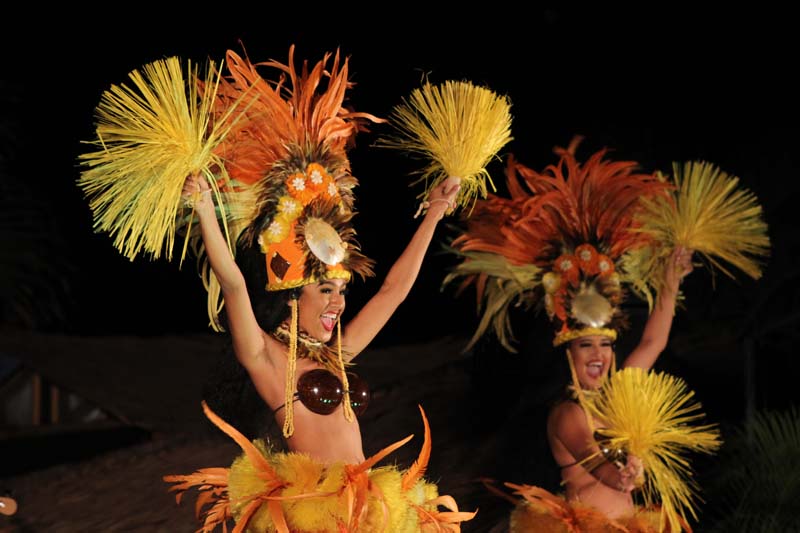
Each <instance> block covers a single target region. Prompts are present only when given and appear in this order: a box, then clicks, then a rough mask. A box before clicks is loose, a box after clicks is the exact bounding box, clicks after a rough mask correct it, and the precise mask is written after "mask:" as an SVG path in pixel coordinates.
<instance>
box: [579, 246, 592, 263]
mask: <svg viewBox="0 0 800 533" xmlns="http://www.w3.org/2000/svg"><path fill="white" fill-rule="evenodd" d="M579 256H580V258H581V260H582V261H590V260H591V259H592V251H591V250H587V249H583V250H581V251H580V252H579Z"/></svg>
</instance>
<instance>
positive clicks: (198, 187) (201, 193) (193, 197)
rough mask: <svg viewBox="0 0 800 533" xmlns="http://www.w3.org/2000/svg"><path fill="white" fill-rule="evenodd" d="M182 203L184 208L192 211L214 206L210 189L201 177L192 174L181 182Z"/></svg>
mask: <svg viewBox="0 0 800 533" xmlns="http://www.w3.org/2000/svg"><path fill="white" fill-rule="evenodd" d="M181 197H183V203H184V204H185V205H186V207H189V208H193V209H194V210H196V211H197V210H202V209H204V208H206V207H207V206H211V207H213V206H214V202H213V200H212V199H211V187H209V185H208V182H207V181H206V180H205V179H203V177H202V176H199V175H197V174H192V175H191V176H189V177H187V178H186V181H184V182H183V190H182V191H181Z"/></svg>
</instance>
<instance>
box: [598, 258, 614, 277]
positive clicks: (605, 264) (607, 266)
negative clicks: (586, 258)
mask: <svg viewBox="0 0 800 533" xmlns="http://www.w3.org/2000/svg"><path fill="white" fill-rule="evenodd" d="M597 268H599V269H600V273H601V274H604V273H606V272H608V271H609V270H611V263H610V262H609V261H607V260H605V259H601V260H600V261H598V263H597Z"/></svg>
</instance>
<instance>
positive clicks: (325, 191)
mask: <svg viewBox="0 0 800 533" xmlns="http://www.w3.org/2000/svg"><path fill="white" fill-rule="evenodd" d="M331 57H332V58H333V62H332V64H330V66H329V63H330V60H331ZM227 70H228V73H227V75H226V76H224V77H222V79H221V82H220V85H219V88H218V89H217V98H216V106H215V109H214V111H213V116H214V117H215V118H218V119H219V120H221V121H223V122H224V123H225V124H229V126H228V130H229V133H228V134H227V135H226V136H225V138H224V139H223V140H222V141H221V142H220V143H219V144H218V145H216V147H215V150H214V153H215V154H216V155H217V156H218V157H219V159H220V160H222V161H223V162H224V174H225V175H226V180H227V185H226V188H225V192H226V193H227V194H226V195H225V196H224V198H225V199H226V200H227V202H226V203H227V205H228V206H230V208H229V209H228V210H227V211H228V212H230V213H231V214H232V215H233V216H234V217H239V219H240V223H239V224H238V225H236V226H235V229H234V230H233V234H234V235H233V239H232V240H233V241H234V242H238V243H239V244H241V245H242V246H245V247H255V246H258V247H259V249H260V250H261V252H262V253H263V254H264V265H265V269H266V273H267V284H266V286H265V287H264V289H265V290H267V291H276V290H283V289H292V288H296V287H301V286H304V285H308V284H310V283H314V282H317V281H321V280H325V279H334V278H339V279H345V280H349V279H350V278H351V276H352V273H354V272H355V273H357V274H360V275H361V276H362V277H366V276H370V275H372V274H373V272H372V260H370V259H368V258H366V257H365V256H364V255H362V254H361V252H360V249H359V245H358V243H357V242H356V240H355V230H354V229H353V227H352V224H351V221H352V218H353V215H354V206H353V204H354V195H353V188H354V187H355V186H356V185H357V184H358V181H357V180H356V178H355V177H353V175H352V174H351V171H350V162H349V160H348V158H347V149H348V148H349V147H350V146H351V145H352V142H353V139H354V137H355V134H356V133H357V132H358V131H363V130H365V129H366V128H365V122H366V121H372V122H382V121H383V120H382V119H379V118H377V117H374V116H372V115H370V114H367V113H357V112H353V111H350V110H349V109H347V108H346V107H345V104H344V102H345V95H346V91H347V89H348V88H349V87H350V86H351V83H350V82H349V81H348V61H347V59H345V60H343V61H341V60H340V57H339V53H338V52H337V53H336V54H333V55H332V54H326V55H325V56H324V58H323V59H322V60H321V61H319V62H317V63H316V64H315V65H314V66H313V68H309V65H308V63H303V66H302V69H301V70H300V71H298V70H296V67H295V64H294V46H292V47H291V48H290V50H289V61H288V63H287V64H283V63H281V62H278V61H275V60H270V61H266V62H263V63H252V62H250V61H249V60H248V59H247V58H243V57H241V56H239V55H238V54H236V53H235V52H233V51H228V53H227ZM261 72H271V73H273V74H275V76H274V79H271V78H267V77H262V75H261ZM193 238H194V239H195V242H196V243H197V245H196V248H195V249H196V250H197V251H198V256H200V257H202V248H201V247H200V246H199V244H200V243H201V242H202V241H201V238H200V236H199V235H195V236H194V237H193ZM204 272H205V273H206V275H207V279H208V283H207V287H209V288H210V289H211V288H214V290H209V298H211V297H212V295H213V294H219V291H218V289H217V288H216V287H215V282H214V280H213V272H211V271H209V270H208V269H207V268H205V269H204ZM291 303H292V318H291V326H290V335H289V364H288V365H287V376H286V419H285V423H284V435H286V436H287V437H288V436H290V435H291V434H292V432H293V430H294V428H293V420H292V419H293V417H292V395H293V392H294V379H295V378H294V371H295V363H294V361H295V357H296V355H297V347H298V342H297V340H298V335H297V313H298V311H297V306H296V301H294V300H292V302H291ZM209 308H210V309H212V308H211V307H209ZM325 362H326V364H331V363H333V361H325ZM336 363H337V364H335V365H333V366H336V367H338V370H339V371H340V374H341V378H342V381H343V385H344V387H345V391H347V389H348V382H347V375H346V372H345V369H344V363H343V360H342V354H341V349H339V353H338V361H337V362H336ZM347 396H348V394H347V392H345V402H344V403H345V409H344V412H345V416H346V417H347V418H348V419H352V416H353V413H352V410H351V409H350V402H349V398H348V397H347Z"/></svg>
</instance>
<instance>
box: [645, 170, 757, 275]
mask: <svg viewBox="0 0 800 533" xmlns="http://www.w3.org/2000/svg"><path fill="white" fill-rule="evenodd" d="M673 170H674V181H675V190H674V191H673V192H672V194H671V195H670V196H666V197H655V198H643V199H642V203H643V209H642V211H641V213H640V215H639V220H640V221H641V223H642V227H641V228H640V229H639V230H638V231H641V232H644V233H647V234H649V235H651V236H652V237H653V239H654V240H655V242H657V243H659V244H660V245H661V250H662V253H659V254H654V255H653V256H652V257H651V259H650V263H649V264H648V265H646V269H647V270H648V271H649V272H650V273H651V275H650V276H648V278H649V279H653V280H660V279H662V278H663V276H661V275H659V273H660V272H662V271H663V268H664V264H665V262H666V261H667V259H668V258H669V255H670V253H671V251H672V250H674V249H675V247H676V246H684V247H686V248H690V249H693V250H695V251H696V252H698V253H699V254H701V255H702V256H704V257H705V258H706V259H707V260H708V261H709V262H710V263H711V265H713V266H714V267H716V268H718V269H719V270H721V271H722V272H724V273H725V274H726V275H728V276H729V277H731V278H734V275H733V274H732V272H731V271H729V270H728V268H726V266H725V264H728V265H732V266H733V267H735V268H737V269H739V270H740V271H742V272H744V273H745V274H747V275H748V276H750V277H751V278H753V279H759V278H760V277H761V264H760V260H761V259H762V258H765V257H767V256H768V255H769V251H770V241H769V235H768V234H767V224H766V222H764V220H763V213H762V208H761V206H760V205H759V203H758V199H757V198H756V196H755V195H754V194H753V193H752V192H750V191H749V190H747V189H743V188H741V187H739V178H737V177H736V176H733V175H729V174H728V173H726V172H724V171H722V170H720V169H719V168H717V167H716V166H714V165H713V164H711V163H707V162H702V161H691V162H687V163H684V164H683V166H682V167H681V166H680V165H679V164H678V163H675V164H674V165H673Z"/></svg>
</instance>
